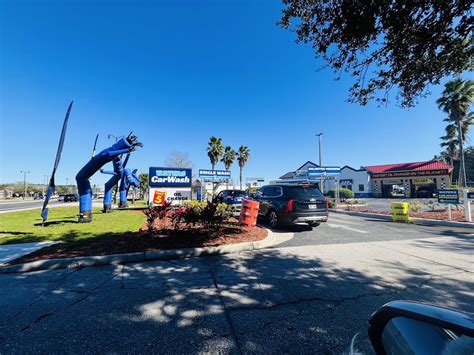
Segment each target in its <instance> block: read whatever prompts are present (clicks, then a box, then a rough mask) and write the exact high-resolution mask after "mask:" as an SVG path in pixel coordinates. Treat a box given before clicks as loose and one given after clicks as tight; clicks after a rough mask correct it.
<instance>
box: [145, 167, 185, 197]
mask: <svg viewBox="0 0 474 355" xmlns="http://www.w3.org/2000/svg"><path fill="white" fill-rule="evenodd" d="M191 184H192V170H191V169H186V168H161V167H157V168H155V167H151V168H150V170H149V175H148V186H149V197H148V202H149V204H150V205H162V204H164V203H165V202H171V203H172V204H181V203H182V202H183V201H186V200H190V199H191Z"/></svg>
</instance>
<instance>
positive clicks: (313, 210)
mask: <svg viewBox="0 0 474 355" xmlns="http://www.w3.org/2000/svg"><path fill="white" fill-rule="evenodd" d="M252 197H253V199H255V200H256V201H258V202H260V208H259V211H258V215H259V217H262V218H265V219H266V221H267V222H268V224H269V225H270V226H271V227H272V228H278V227H280V226H286V225H295V224H308V225H309V226H310V227H317V226H319V225H320V224H321V222H326V221H327V219H328V200H327V199H326V198H325V197H324V195H323V194H322V193H321V191H319V189H318V188H317V187H315V186H313V185H284V184H275V185H267V186H263V187H261V188H260V189H259V190H258V191H257V193H256V194H255V195H253V196H252Z"/></svg>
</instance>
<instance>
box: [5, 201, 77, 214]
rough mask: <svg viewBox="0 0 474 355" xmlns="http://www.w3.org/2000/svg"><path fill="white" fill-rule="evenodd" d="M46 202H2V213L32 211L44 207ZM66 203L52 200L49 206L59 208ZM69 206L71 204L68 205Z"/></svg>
mask: <svg viewBox="0 0 474 355" xmlns="http://www.w3.org/2000/svg"><path fill="white" fill-rule="evenodd" d="M43 202H44V200H25V201H12V202H9V201H2V202H1V203H0V213H4V212H8V211H21V210H31V209H34V208H41V207H43ZM64 204H65V203H64V202H62V201H58V200H50V202H49V206H50V207H53V206H58V205H64ZM68 204H69V203H68Z"/></svg>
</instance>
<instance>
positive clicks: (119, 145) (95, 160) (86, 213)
mask: <svg viewBox="0 0 474 355" xmlns="http://www.w3.org/2000/svg"><path fill="white" fill-rule="evenodd" d="M136 147H143V144H142V143H140V142H138V141H137V137H136V136H132V135H131V134H129V135H128V137H127V138H122V139H120V140H119V141H118V142H116V143H115V144H114V145H112V146H111V147H109V148H107V149H104V150H103V151H101V152H100V153H98V154H96V155H95V156H94V157H92V158H91V160H89V162H88V163H87V164H86V165H84V167H83V168H82V169H81V170H79V172H78V173H77V175H76V182H77V190H78V192H79V223H89V222H91V221H92V189H91V184H90V182H89V178H90V177H91V176H92V175H94V174H95V173H96V172H97V171H98V170H99V169H100V168H102V167H103V166H104V165H105V164H107V163H109V162H111V161H113V160H114V159H115V158H118V157H120V156H121V155H122V154H126V153H130V152H132V151H134V150H135V148H136Z"/></svg>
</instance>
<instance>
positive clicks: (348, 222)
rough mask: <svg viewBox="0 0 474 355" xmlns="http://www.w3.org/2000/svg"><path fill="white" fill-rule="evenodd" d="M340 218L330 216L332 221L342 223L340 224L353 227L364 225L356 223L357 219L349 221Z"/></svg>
mask: <svg viewBox="0 0 474 355" xmlns="http://www.w3.org/2000/svg"><path fill="white" fill-rule="evenodd" d="M338 217H339V216H337V217H336V216H334V215H330V216H329V219H330V220H335V221H337V222H340V223H345V224H352V225H357V226H361V225H363V223H360V222H354V220H355V219H349V218H338Z"/></svg>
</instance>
